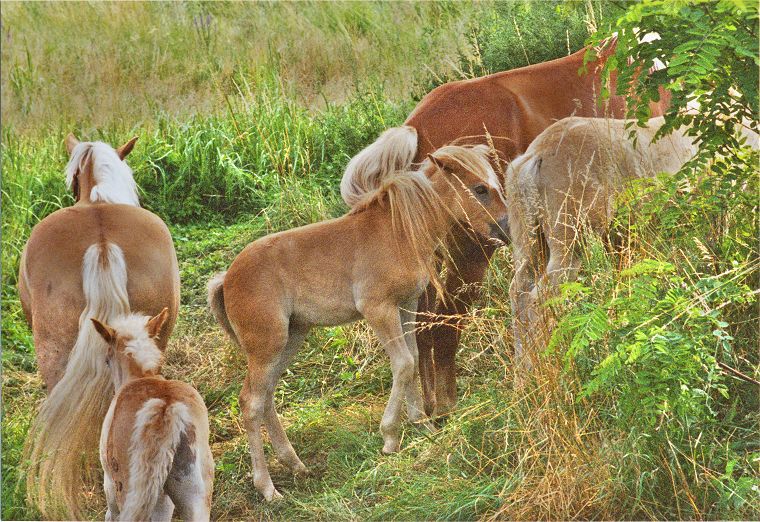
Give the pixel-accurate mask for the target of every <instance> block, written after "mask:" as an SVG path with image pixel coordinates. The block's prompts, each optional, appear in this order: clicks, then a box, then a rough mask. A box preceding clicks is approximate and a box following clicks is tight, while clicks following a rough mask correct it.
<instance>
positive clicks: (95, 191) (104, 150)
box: [66, 141, 140, 207]
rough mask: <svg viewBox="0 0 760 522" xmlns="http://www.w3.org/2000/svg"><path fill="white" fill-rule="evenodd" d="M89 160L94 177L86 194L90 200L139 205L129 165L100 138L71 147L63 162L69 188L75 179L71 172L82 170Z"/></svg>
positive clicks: (74, 173) (75, 172)
mask: <svg viewBox="0 0 760 522" xmlns="http://www.w3.org/2000/svg"><path fill="white" fill-rule="evenodd" d="M90 160H91V161H92V175H93V177H94V178H95V186H94V187H93V188H92V190H91V192H90V194H88V196H89V198H90V201H92V202H93V203H94V202H96V201H101V202H103V203H121V204H124V205H133V206H135V207H139V206H140V201H139V199H138V197H137V184H136V183H135V178H134V176H133V175H132V169H130V168H129V165H127V163H126V162H125V161H122V159H121V158H119V155H118V154H116V151H115V150H114V149H113V148H112V147H111V146H110V145H108V144H106V143H103V142H100V141H94V142H87V141H84V142H81V143H79V144H77V146H76V147H74V150H73V151H72V154H71V159H70V160H69V163H68V164H67V165H66V186H67V187H68V188H69V189H70V188H71V187H72V185H73V183H74V176H76V175H77V172H84V171H85V169H86V168H87V163H88V162H89V161H90Z"/></svg>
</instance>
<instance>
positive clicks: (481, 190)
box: [473, 185, 488, 196]
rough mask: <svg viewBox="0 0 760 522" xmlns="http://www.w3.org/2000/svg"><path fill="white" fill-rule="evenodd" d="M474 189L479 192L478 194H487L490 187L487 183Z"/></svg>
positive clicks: (476, 192)
mask: <svg viewBox="0 0 760 522" xmlns="http://www.w3.org/2000/svg"><path fill="white" fill-rule="evenodd" d="M473 190H474V191H475V194H477V195H478V196H485V195H486V194H488V187H486V186H485V185H478V186H477V187H475V188H474V189H473Z"/></svg>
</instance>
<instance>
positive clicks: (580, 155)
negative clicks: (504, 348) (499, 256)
mask: <svg viewBox="0 0 760 522" xmlns="http://www.w3.org/2000/svg"><path fill="white" fill-rule="evenodd" d="M664 122H665V119H664V118H663V117H658V118H652V119H650V120H649V121H648V122H647V124H646V126H645V127H637V126H636V125H635V122H626V120H610V119H602V118H578V117H573V118H565V119H564V120H560V121H558V122H557V123H555V124H553V125H551V126H549V127H548V128H547V129H546V130H545V131H544V132H542V133H541V134H539V135H538V137H537V138H536V139H535V140H533V143H531V144H530V147H528V150H527V151H526V152H525V154H523V155H521V156H519V157H517V158H515V160H514V161H512V163H511V164H510V165H509V167H508V168H507V172H506V176H505V177H506V179H505V192H506V194H507V202H508V208H509V229H510V236H511V239H512V247H513V252H514V264H515V275H514V279H513V280H512V285H511V287H510V289H509V294H510V299H511V302H512V312H513V319H512V324H513V328H514V334H515V359H516V363H517V364H518V366H520V367H522V369H528V368H530V367H531V364H532V362H531V357H532V356H533V355H534V354H535V353H537V350H540V349H541V348H542V347H543V346H544V345H545V343H546V342H547V341H548V336H549V334H550V329H551V328H550V323H549V317H548V316H547V311H546V310H545V308H544V307H543V306H542V304H543V302H545V300H546V299H547V298H548V297H550V296H551V295H552V294H553V293H555V292H556V290H557V287H558V286H559V285H560V284H561V283H563V282H567V281H574V280H575V279H576V278H577V274H578V269H579V268H580V264H581V260H580V257H579V255H578V251H577V250H578V246H579V241H580V239H581V238H582V236H583V233H584V232H585V231H586V230H589V231H593V232H596V233H599V234H604V235H606V234H607V233H608V229H609V224H610V222H611V221H612V219H613V217H614V203H615V196H616V195H617V194H618V193H620V192H621V191H622V190H623V189H624V188H625V185H626V183H628V182H630V181H631V180H633V179H637V178H642V177H651V176H654V175H656V174H658V173H660V172H668V173H675V172H677V171H678V170H679V169H680V168H681V167H682V166H683V164H684V163H686V161H688V160H689V159H690V158H691V157H692V156H693V154H694V152H695V151H694V148H693V146H692V139H691V138H689V137H688V136H686V135H685V134H684V133H683V132H682V131H681V130H677V131H673V132H672V133H671V134H669V135H667V136H664V137H662V138H660V139H659V140H657V141H656V142H654V143H653V138H654V135H655V133H656V132H657V131H658V130H659V129H660V127H662V125H663V123H664ZM626 125H631V127H630V128H626ZM630 132H635V143H633V142H632V141H631V140H630V137H629V133H630ZM544 253H547V254H548V256H545V255H544ZM544 258H546V259H544Z"/></svg>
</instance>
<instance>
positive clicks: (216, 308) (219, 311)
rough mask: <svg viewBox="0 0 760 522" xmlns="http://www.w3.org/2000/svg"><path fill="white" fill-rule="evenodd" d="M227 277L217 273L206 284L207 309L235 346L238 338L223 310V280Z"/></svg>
mask: <svg viewBox="0 0 760 522" xmlns="http://www.w3.org/2000/svg"><path fill="white" fill-rule="evenodd" d="M226 276H227V272H219V273H218V274H216V275H215V276H214V277H212V278H211V280H210V281H209V282H208V307H209V308H210V309H211V313H212V314H214V317H215V318H216V322H217V323H219V325H220V326H221V327H222V329H224V331H225V332H227V335H229V336H230V339H232V341H233V342H234V343H235V344H237V345H238V346H239V345H240V342H238V338H237V336H236V335H235V330H233V329H232V323H230V319H229V317H227V310H226V309H225V308H224V278H225V277H226Z"/></svg>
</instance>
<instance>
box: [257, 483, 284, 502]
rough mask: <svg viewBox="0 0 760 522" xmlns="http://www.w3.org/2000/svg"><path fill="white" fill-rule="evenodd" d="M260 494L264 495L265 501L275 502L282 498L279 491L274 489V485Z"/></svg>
mask: <svg viewBox="0 0 760 522" xmlns="http://www.w3.org/2000/svg"><path fill="white" fill-rule="evenodd" d="M262 494H263V495H264V500H266V501H267V502H276V501H278V500H281V499H282V495H280V492H279V491H277V489H275V488H274V486H273V487H272V489H270V490H268V491H266V492H265V493H262Z"/></svg>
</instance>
